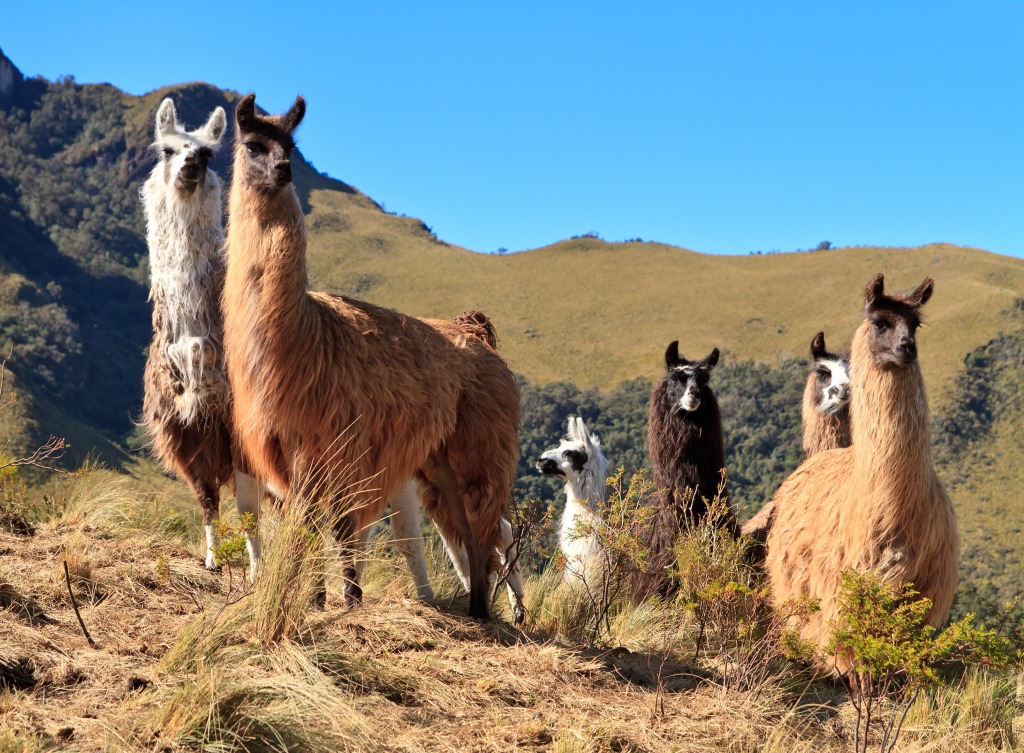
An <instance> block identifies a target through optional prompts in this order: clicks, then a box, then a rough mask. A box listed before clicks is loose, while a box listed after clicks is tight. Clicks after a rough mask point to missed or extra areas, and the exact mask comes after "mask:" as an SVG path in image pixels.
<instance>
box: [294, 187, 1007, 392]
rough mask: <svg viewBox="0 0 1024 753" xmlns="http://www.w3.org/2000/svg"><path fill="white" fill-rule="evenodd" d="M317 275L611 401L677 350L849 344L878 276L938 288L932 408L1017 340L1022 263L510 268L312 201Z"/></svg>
mask: <svg viewBox="0 0 1024 753" xmlns="http://www.w3.org/2000/svg"><path fill="white" fill-rule="evenodd" d="M311 203H312V206H313V211H312V213H311V214H310V216H309V220H310V226H311V238H310V254H309V258H310V273H311V277H312V281H313V285H314V286H315V287H316V288H318V289H323V290H328V291H332V292H336V293H343V294H348V295H354V296H356V297H360V298H364V299H367V300H371V301H373V302H376V303H380V304H383V305H387V306H392V307H394V308H397V309H399V310H402V311H407V312H409V313H414V314H418V315H423V316H453V315H455V314H458V313H460V312H461V311H463V310H465V309H469V308H480V309H483V310H485V311H486V312H487V313H488V314H489V315H490V316H491V317H492V319H493V320H494V321H495V323H496V325H497V328H498V334H499V337H500V338H501V347H502V351H503V352H504V354H505V355H506V357H507V358H508V360H509V363H510V364H511V365H512V367H513V368H514V369H516V370H517V371H520V372H522V373H524V374H526V375H527V376H528V377H530V378H531V379H535V380H539V381H551V380H557V379H568V380H571V381H574V382H576V383H577V384H581V385H588V386H599V387H609V386H612V385H614V384H616V383H618V382H619V381H620V380H622V379H625V378H628V377H633V376H637V375H646V376H651V377H653V376H655V375H656V374H657V373H658V372H659V370H660V368H661V364H662V361H661V357H662V353H664V349H665V346H666V345H667V344H668V343H669V342H670V341H671V340H674V339H679V340H680V348H681V350H682V352H683V353H685V354H688V355H689V354H706V353H707V352H708V351H710V350H711V348H713V347H719V348H721V349H722V350H723V352H724V353H725V356H726V357H727V358H729V357H732V358H752V359H756V360H761V361H765V362H768V363H775V362H776V360H777V359H778V358H782V357H787V356H798V357H800V356H803V355H804V353H805V352H806V350H807V348H808V346H809V343H810V340H811V338H812V337H813V336H814V333H815V332H817V331H819V330H824V331H825V333H826V336H827V339H828V342H829V344H830V345H832V344H834V345H835V346H836V347H840V346H841V345H842V343H844V342H848V341H849V339H850V337H851V336H852V334H853V331H854V329H855V328H856V326H857V324H858V322H859V320H860V308H861V304H862V302H863V297H862V291H863V289H864V286H865V285H866V283H867V282H868V280H869V279H870V278H871V277H872V276H873V275H874V274H875V273H876V272H884V273H885V274H886V283H887V286H888V287H890V288H891V289H901V288H908V287H911V286H914V285H916V284H917V283H919V282H920V281H921V279H922V278H924V277H925V276H931V277H934V278H935V280H936V288H935V290H936V292H935V295H934V297H933V298H932V301H931V302H930V303H929V304H928V306H927V308H926V309H925V311H926V316H927V319H926V321H927V327H926V328H925V329H924V330H923V332H922V334H921V354H922V365H923V368H924V372H925V378H926V380H927V383H928V385H929V389H930V392H931V396H932V400H933V403H934V402H935V400H936V399H937V398H941V397H943V396H945V394H946V391H947V390H948V388H949V387H950V383H951V380H952V379H953V377H954V376H955V375H956V373H958V370H959V368H960V366H961V363H962V361H963V358H964V356H965V354H966V353H968V352H969V351H970V350H972V349H973V348H975V347H977V346H979V345H981V344H983V343H985V342H987V341H988V339H989V338H991V337H992V336H993V335H994V334H996V333H997V332H998V331H1000V330H1001V329H1003V328H1005V327H1006V326H1008V322H1009V321H1010V317H1011V313H1010V312H1011V309H1012V305H1013V302H1014V300H1015V299H1016V297H1018V296H1020V295H1021V292H1022V291H1024V261H1022V260H1018V259H1013V258H1009V257H1004V256H998V255H995V254H991V253H988V252H985V251H981V250H978V249H970V248H961V247H957V246H952V245H948V244H932V245H928V246H924V247H921V248H843V249H836V250H831V251H821V252H814V253H792V254H773V255H765V256H711V255H706V254H700V253H695V252H693V251H687V250H684V249H680V248H675V247H672V246H666V245H662V244H658V243H640V242H632V243H614V244H612V243H606V242H604V241H601V240H598V239H595V238H579V239H574V240H567V241H562V242H559V243H556V244H554V245H551V246H547V247H545V248H541V249H536V250H533V251H527V252H522V253H516V254H512V255H506V256H497V255H486V254H477V253H473V252H471V251H467V250H465V249H462V248H458V247H455V246H451V245H448V244H445V243H442V242H439V241H438V240H437V239H436V238H435V237H434V236H433V235H432V234H431V233H430V232H429V230H428V229H427V228H426V227H425V226H424V225H423V224H422V223H421V222H419V221H418V220H415V219H412V218H403V217H396V216H394V215H389V214H387V213H384V212H382V211H381V210H380V209H379V208H378V207H377V206H376V205H375V204H374V203H373V202H372V201H370V200H369V199H368V198H367V197H365V196H363V195H361V194H344V193H339V192H334V191H314V192H313V193H312V198H311Z"/></svg>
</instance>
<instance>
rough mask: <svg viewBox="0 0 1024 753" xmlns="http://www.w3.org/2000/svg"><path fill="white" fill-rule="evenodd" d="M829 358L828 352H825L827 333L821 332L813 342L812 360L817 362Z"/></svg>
mask: <svg viewBox="0 0 1024 753" xmlns="http://www.w3.org/2000/svg"><path fill="white" fill-rule="evenodd" d="M827 357H828V351H827V350H825V333H824V332H819V333H818V334H816V335H815V336H814V339H813V340H811V358H812V359H814V360H815V361H820V360H821V359H822V358H827Z"/></svg>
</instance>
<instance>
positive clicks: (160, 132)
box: [156, 97, 178, 136]
mask: <svg viewBox="0 0 1024 753" xmlns="http://www.w3.org/2000/svg"><path fill="white" fill-rule="evenodd" d="M177 126H178V114H177V113H176V112H175V111H174V101H173V100H172V99H171V98H170V97H167V99H165V100H164V101H163V102H161V103H160V108H159V109H158V110H157V111H156V135H157V136H167V135H169V134H172V133H174V131H175V129H176V128H177Z"/></svg>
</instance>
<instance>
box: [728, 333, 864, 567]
mask: <svg viewBox="0 0 1024 753" xmlns="http://www.w3.org/2000/svg"><path fill="white" fill-rule="evenodd" d="M849 406H850V358H849V356H848V355H847V354H845V353H830V352H829V351H828V350H827V349H826V348H825V333H824V332H819V333H818V334H816V335H815V336H814V339H813V340H811V367H810V369H809V370H808V373H807V382H806V384H805V385H804V400H803V407H802V410H801V423H802V424H803V445H804V459H805V460H806V459H807V458H809V457H811V456H812V455H817V454H818V453H819V452H824V451H825V450H834V449H836V448H837V447H849V446H850V442H851V441H852V438H851V434H850V407H849ZM774 516H775V506H774V505H773V504H772V503H771V501H769V502H768V503H767V504H765V506H764V507H762V508H761V510H760V511H759V512H758V513H757V515H755V516H754V517H752V518H751V519H750V520H748V521H747V522H746V523H744V524H743V528H742V529H741V530H742V532H743V535H744V536H748V537H750V538H752V539H753V540H754V541H755V542H756V543H757V549H755V551H754V556H755V558H756V559H757V560H759V561H763V560H764V543H765V541H766V540H767V538H768V531H769V529H771V525H772V520H773V519H774Z"/></svg>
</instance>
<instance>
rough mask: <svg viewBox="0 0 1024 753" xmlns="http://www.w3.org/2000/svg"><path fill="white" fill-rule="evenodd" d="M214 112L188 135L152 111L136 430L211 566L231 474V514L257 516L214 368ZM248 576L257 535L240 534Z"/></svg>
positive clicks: (219, 258)
mask: <svg viewBox="0 0 1024 753" xmlns="http://www.w3.org/2000/svg"><path fill="white" fill-rule="evenodd" d="M225 124H226V119H225V117H224V109H223V108H221V107H218V108H217V109H215V110H214V111H213V113H212V114H211V115H210V117H209V119H208V120H207V122H206V124H205V125H203V126H202V127H201V128H197V129H196V130H194V131H188V130H186V129H185V128H184V127H182V126H181V125H179V123H178V119H177V113H176V112H175V109H174V102H172V101H171V100H170V99H165V100H163V102H161V103H160V107H159V109H158V110H157V115H156V140H155V142H154V144H153V147H154V149H155V150H157V151H158V152H159V156H160V161H159V162H158V163H157V165H156V166H155V167H154V168H153V171H152V172H151V173H150V175H149V178H148V179H147V180H146V182H145V184H144V185H143V186H142V190H141V192H140V197H141V199H142V202H143V205H144V206H145V210H146V241H147V243H148V244H149V267H150V278H151V282H150V295H149V297H150V300H151V301H152V303H153V341H152V343H151V344H150V347H149V357H148V358H147V360H146V370H145V376H144V383H145V398H144V402H143V425H144V427H145V429H146V431H147V433H148V434H149V436H150V439H151V446H152V450H153V453H154V454H155V455H156V457H157V458H158V459H159V460H160V461H161V462H162V463H163V465H164V466H165V467H166V468H168V469H170V470H173V471H174V472H175V473H176V474H177V475H178V476H179V477H180V478H181V479H183V480H184V481H185V483H187V484H188V486H189V488H190V489H191V490H192V493H193V494H194V495H195V497H196V500H197V501H198V502H199V506H200V507H201V509H202V511H203V528H204V530H205V533H206V567H207V569H210V570H214V569H216V567H217V561H216V557H215V554H214V551H215V548H216V544H217V536H216V533H215V530H214V520H215V519H216V518H217V516H218V508H219V503H220V488H221V487H222V486H223V485H224V484H226V483H228V482H229V481H230V480H231V479H232V475H233V474H234V477H235V482H236V483H235V487H236V499H237V502H238V509H239V512H243V513H244V512H251V513H253V514H258V512H259V508H258V504H259V491H258V486H257V484H256V480H255V479H254V478H252V477H251V476H249V475H247V474H244V473H242V472H241V470H237V471H236V470H235V469H236V468H239V466H240V462H239V461H240V459H239V458H238V457H237V456H236V454H235V453H233V451H232V441H231V400H230V392H229V390H228V380H227V374H226V372H225V368H224V346H223V342H222V337H223V335H222V319H221V315H220V292H221V288H222V287H223V285H224V248H223V246H224V225H223V221H222V214H223V205H222V202H221V188H220V180H219V179H218V177H217V174H216V173H214V172H213V171H212V170H209V169H208V167H207V166H208V164H209V161H210V159H211V158H212V157H213V154H214V151H215V150H216V149H217V148H218V147H219V145H220V141H221V138H222V137H223V135H224V126H225ZM248 547H249V555H250V576H251V577H255V575H256V572H257V569H258V567H259V539H258V538H257V537H256V536H255V535H254V536H251V537H249V538H248Z"/></svg>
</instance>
